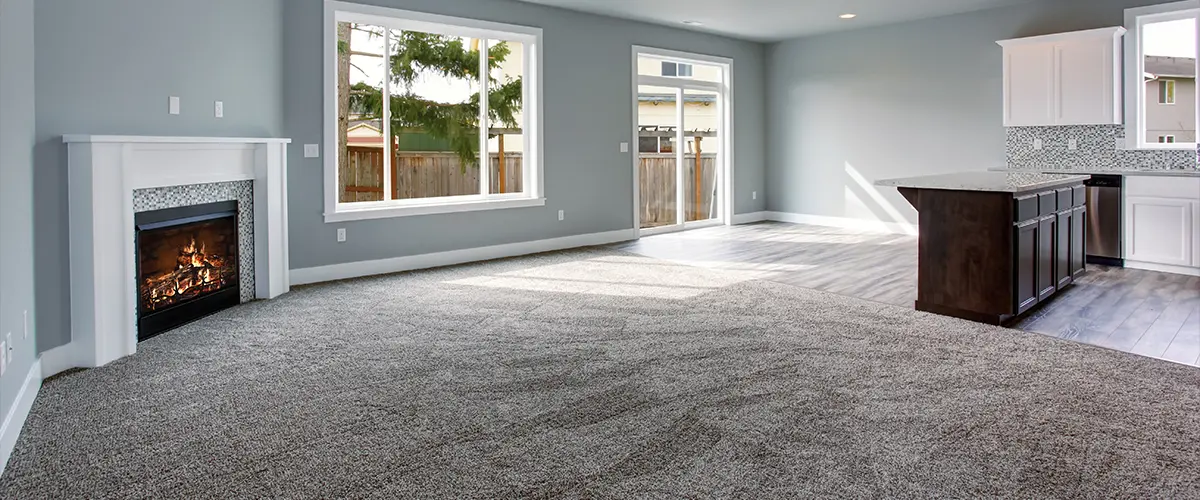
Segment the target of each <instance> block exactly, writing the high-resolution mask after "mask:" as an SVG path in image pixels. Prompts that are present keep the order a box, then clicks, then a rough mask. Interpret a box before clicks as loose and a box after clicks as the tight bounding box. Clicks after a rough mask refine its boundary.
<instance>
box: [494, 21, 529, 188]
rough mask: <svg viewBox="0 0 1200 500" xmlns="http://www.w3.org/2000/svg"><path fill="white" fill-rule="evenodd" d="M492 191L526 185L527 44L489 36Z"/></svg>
mask: <svg viewBox="0 0 1200 500" xmlns="http://www.w3.org/2000/svg"><path fill="white" fill-rule="evenodd" d="M488 47H489V48H488V54H489V60H490V67H491V69H490V70H489V74H490V77H491V79H490V80H489V81H488V86H489V90H488V118H489V120H490V122H491V123H490V124H489V126H490V129H489V130H488V157H489V158H488V163H489V164H490V167H491V174H490V175H491V177H490V178H489V179H490V183H491V186H490V187H489V192H491V193H520V192H522V191H523V189H522V188H523V187H524V178H523V177H524V173H525V170H524V166H525V163H524V162H525V135H524V130H523V127H524V123H525V121H524V119H525V113H524V100H523V96H524V94H523V91H524V82H523V80H522V78H523V76H524V75H525V52H524V51H525V46H524V45H523V44H521V43H520V42H514V41H510V40H488Z"/></svg>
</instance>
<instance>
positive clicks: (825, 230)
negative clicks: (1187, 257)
mask: <svg viewBox="0 0 1200 500" xmlns="http://www.w3.org/2000/svg"><path fill="white" fill-rule="evenodd" d="M616 247H617V248H619V249H621V250H625V251H629V252H634V253H638V254H642V255H647V256H651V257H655V258H659V259H664V260H670V261H675V262H684V263H687V262H692V263H695V264H698V265H705V266H714V267H726V268H730V269H745V270H757V271H770V274H769V275H768V277H767V278H766V279H770V280H772V281H778V282H781V283H787V284H791V285H796V286H802V287H807V288H814V289H817V290H823V291H827V292H831V293H837V294H841V295H849V296H852V297H858V298H861V299H867V300H873V301H877V302H884V303H888V304H894V305H898V306H904V307H912V306H913V302H914V301H915V300H916V298H917V238H916V237H915V236H902V235H889V234H877V233H869V232H863V231H855V230H850V229H842V228H830V227H820V226H810V225H804V224H787V223H780V222H762V223H756V224H746V225H740V226H731V227H730V226H718V227H709V228H704V229H696V230H691V231H684V232H678V233H670V234H662V235H656V236H648V237H644V238H642V239H640V240H637V241H633V242H629V243H623V244H619V245H616ZM1012 326H1013V328H1017V329H1020V330H1024V331H1028V332H1035V333H1040V334H1044V335H1050V336H1054V337H1059V338H1063V339H1070V340H1074V341H1078V342H1085V343H1088V344H1095V345H1100V346H1104V347H1108V348H1112V349H1116V350H1120V351H1125V352H1131V353H1136V354H1141V355H1145V356H1151V357H1156V358H1161V359H1166V360H1170V361H1175V362H1178V363H1184V364H1188V365H1193V366H1200V278H1197V277H1192V276H1184V275H1179V274H1170V273H1160V272H1153V271H1142V270H1137V269H1125V268H1116V267H1106V266H1096V265H1089V266H1088V273H1087V275H1086V276H1085V277H1083V278H1082V279H1080V280H1079V281H1078V282H1076V283H1075V284H1074V285H1072V286H1070V287H1068V289H1067V290H1064V291H1063V292H1061V293H1060V294H1059V296H1058V297H1056V298H1055V299H1054V300H1052V301H1050V302H1049V303H1047V304H1045V305H1044V306H1041V307H1039V308H1037V309H1035V310H1033V311H1031V312H1030V313H1029V314H1027V315H1026V316H1025V317H1024V318H1022V319H1020V320H1019V321H1018V322H1017V323H1016V324H1014V325H1012Z"/></svg>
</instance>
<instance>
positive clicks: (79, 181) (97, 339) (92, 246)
mask: <svg viewBox="0 0 1200 500" xmlns="http://www.w3.org/2000/svg"><path fill="white" fill-rule="evenodd" d="M63 142H65V143H66V144H67V181H68V193H69V200H68V205H69V209H68V217H69V219H70V240H71V241H70V262H71V270H70V280H71V283H70V286H71V293H70V296H71V342H70V344H68V345H66V346H63V347H62V348H56V349H53V350H51V351H48V352H47V353H46V354H50V353H51V352H54V353H55V355H56V356H58V357H59V358H60V359H58V360H56V362H55V365H56V366H55V367H54V370H53V371H52V372H56V371H62V370H65V369H67V368H72V367H95V366H101V365H104V364H106V363H109V362H111V361H113V360H116V359H118V358H121V357H123V356H128V355H131V354H133V353H134V352H136V351H137V283H136V269H137V268H136V262H135V258H136V257H135V256H136V248H134V219H133V214H134V212H133V192H134V190H137V189H144V188H156V187H167V186H186V185H193V184H206V183H214V182H227V181H244V180H251V181H253V184H254V281H255V297H256V298H259V299H273V298H275V297H278V296H279V295H282V294H284V293H287V291H288V289H289V286H290V285H289V282H288V235H287V145H288V143H290V142H291V140H290V139H273V138H232V137H143V136H100V135H66V136H63ZM44 357H45V356H44Z"/></svg>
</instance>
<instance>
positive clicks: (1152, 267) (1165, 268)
mask: <svg viewBox="0 0 1200 500" xmlns="http://www.w3.org/2000/svg"><path fill="white" fill-rule="evenodd" d="M1125 267H1127V268H1130V269H1141V270H1144V271H1158V272H1160V273H1174V274H1183V275H1186V276H1200V268H1195V267H1187V266H1173V265H1170V264H1155V263H1152V262H1137V261H1133V260H1127V261H1125Z"/></svg>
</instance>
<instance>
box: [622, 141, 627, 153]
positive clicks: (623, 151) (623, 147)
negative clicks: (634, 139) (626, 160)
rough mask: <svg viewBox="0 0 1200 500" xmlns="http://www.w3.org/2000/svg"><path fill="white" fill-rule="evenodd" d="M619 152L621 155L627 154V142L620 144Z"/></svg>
mask: <svg viewBox="0 0 1200 500" xmlns="http://www.w3.org/2000/svg"><path fill="white" fill-rule="evenodd" d="M621 152H622V153H628V152H629V143H628V142H622V143H621Z"/></svg>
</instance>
